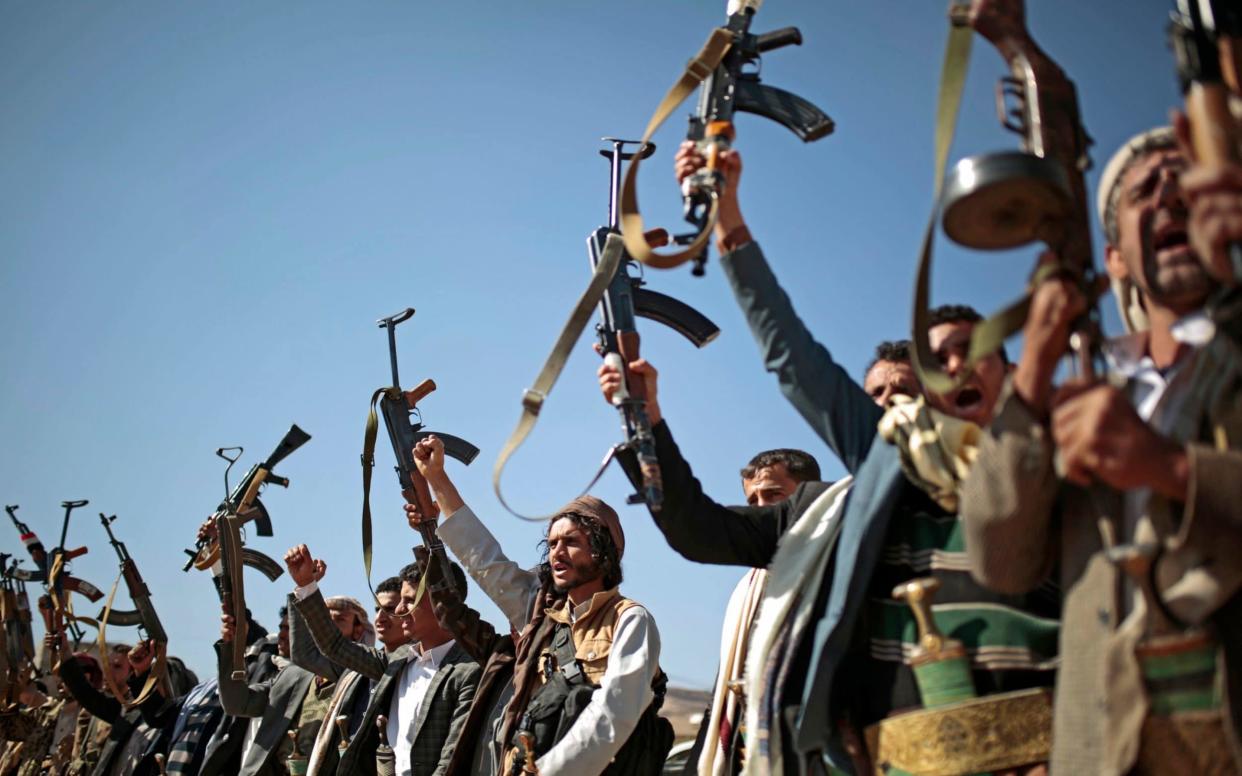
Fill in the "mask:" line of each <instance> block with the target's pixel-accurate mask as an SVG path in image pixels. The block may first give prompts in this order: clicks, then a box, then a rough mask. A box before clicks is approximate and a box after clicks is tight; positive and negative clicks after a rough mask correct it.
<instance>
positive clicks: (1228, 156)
mask: <svg viewBox="0 0 1242 776" xmlns="http://www.w3.org/2000/svg"><path fill="white" fill-rule="evenodd" d="M1169 40H1170V42H1171V44H1172V46H1173V52H1174V54H1175V55H1176V58H1177V75H1178V80H1179V81H1180V82H1181V87H1182V93H1183V94H1184V95H1185V98H1186V117H1187V118H1188V119H1189V120H1190V134H1191V143H1192V144H1193V146H1194V152H1195V157H1196V158H1197V160H1198V162H1199V164H1202V165H1205V166H1208V167H1220V166H1223V165H1225V164H1239V163H1242V125H1239V123H1238V119H1237V117H1235V116H1234V115H1233V113H1232V112H1231V111H1230V109H1229V102H1230V99H1231V95H1232V99H1235V100H1237V99H1242V9H1239V7H1238V4H1237V2H1233V3H1225V2H1219V0H1177V10H1176V11H1175V12H1174V13H1173V16H1172V23H1171V24H1170V25H1169ZM1229 264H1230V267H1229V269H1230V270H1231V271H1232V273H1233V277H1234V279H1235V280H1236V281H1242V243H1234V244H1233V245H1230V246H1229Z"/></svg>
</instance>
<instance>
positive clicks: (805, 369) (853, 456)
mask: <svg viewBox="0 0 1242 776" xmlns="http://www.w3.org/2000/svg"><path fill="white" fill-rule="evenodd" d="M704 161H705V160H704V158H703V156H702V154H701V153H699V152H698V150H697V149H696V148H695V147H694V145H693V144H689V143H687V144H684V145H683V146H682V148H681V149H680V150H679V152H678V154H677V160H676V166H677V174H678V177H679V178H684V177H686V176H688V175H690V174H691V173H693V172H694V171H695V170H697V169H699V168H701V167H702V166H703V164H704ZM741 168H742V166H741V159H740V156H739V155H738V153H737V151H736V150H730V151H727V152H724V153H723V154H721V155H720V157H719V159H718V164H717V170H718V171H719V172H721V174H722V175H723V176H724V177H725V181H726V182H725V186H724V189H723V191H724V193H723V194H722V195H721V198H720V203H719V214H720V218H719V221H718V223H717V225H716V239H717V244H718V246H719V247H720V250H721V253H722V254H723V255H722V257H721V266H722V267H723V268H724V271H725V274H726V276H727V277H728V279H729V282H730V284H731V285H732V286H733V291H734V295H735V297H736V298H737V300H738V302H739V304H740V305H741V307H742V311H743V313H744V314H745V316H746V318H747V321H748V323H749V324H750V327H751V333H752V334H753V335H754V337H755V339H756V341H757V343H758V344H759V347H760V350H761V352H762V353H763V355H764V360H765V364H766V365H767V368H768V369H769V370H770V371H772V372H774V373H775V374H776V376H777V378H778V380H779V382H780V387H781V390H782V392H783V393H784V394H785V395H786V398H788V399H789V400H790V402H791V403H792V404H793V405H794V406H795V408H797V409H798V411H799V412H800V413H801V414H802V415H803V417H804V418H805V419H806V420H807V421H808V423H810V425H811V427H812V428H813V429H814V430H815V431H816V432H817V433H818V434H819V435H820V436H821V437H822V438H823V439H824V441H825V442H826V443H827V444H828V446H829V447H830V448H831V449H832V450H833V452H834V453H836V454H837V457H838V458H840V459H841V461H842V463H843V464H844V465H845V468H846V470H847V471H849V472H850V473H851V474H852V475H853V485H852V488H851V489H850V495H849V497H848V501H846V503H845V505H844V511H843V513H842V515H841V517H840V519H838V520H835V521H833V523H832V526H831V528H832V531H833V532H839V538H837V540H836V541H837V547H836V549H835V552H834V554H833V555H832V558H833V560H832V561H831V563H826V564H824V565H823V566H820V567H817V568H822V569H823V570H822V571H821V572H819V576H818V578H817V579H816V582H818V584H817V585H812V586H811V587H810V588H809V589H808V590H807V591H806V596H807V598H806V600H809V601H810V602H812V603H811V604H810V607H809V608H810V612H809V613H808V614H806V615H805V616H806V617H807V618H808V621H809V625H808V626H807V628H806V631H807V633H806V636H807V637H806V638H802V639H801V640H800V642H799V643H797V644H796V645H794V647H793V648H791V649H789V650H787V651H785V652H784V653H783V657H782V658H781V660H780V662H779V665H777V666H775V667H773V668H772V670H773V671H774V672H775V675H778V676H783V677H785V678H786V682H785V683H786V689H785V693H786V696H787V697H786V698H785V699H784V700H783V701H782V704H781V708H780V709H779V712H778V713H779V714H781V715H782V716H784V717H785V718H792V719H796V720H797V722H796V734H795V737H794V740H793V741H791V742H788V749H787V751H786V758H785V759H786V762H788V761H789V758H790V757H797V758H798V759H799V760H800V761H801V762H800V763H799V764H798V765H797V766H795V765H794V764H793V763H792V762H788V764H787V765H786V767H787V768H794V767H798V768H808V769H811V772H813V773H820V772H823V770H824V769H825V765H827V766H831V767H835V768H840V769H847V770H848V769H852V770H854V771H857V772H860V773H865V772H870V771H871V770H872V768H873V767H875V766H878V765H880V764H881V763H887V765H888V766H891V767H897V768H905V769H907V770H911V769H913V770H916V771H917V770H919V769H920V768H919V767H918V766H917V765H915V766H910V765H903V764H902V760H903V758H902V757H901V756H899V750H905V751H907V752H908V751H915V750H917V751H919V752H920V753H922V754H923V755H925V756H926V757H927V758H928V759H929V760H930V761H932V762H935V763H937V764H938V767H945V765H946V764H948V763H952V765H950V766H948V767H950V768H956V769H959V770H960V771H961V772H965V773H971V772H983V771H992V772H1006V771H1011V770H1016V771H1018V772H1027V771H1038V770H1040V769H1042V768H1043V765H1042V763H1043V761H1044V760H1046V758H1047V754H1048V751H1047V750H1048V741H1049V737H1050V735H1049V733H1050V730H1049V729H1050V722H1051V702H1050V697H1049V693H1048V689H1049V688H1050V687H1051V685H1052V681H1053V673H1054V669H1055V659H1056V632H1057V622H1056V618H1057V616H1058V614H1059V611H1058V599H1057V595H1056V594H1055V593H1054V592H1052V591H1050V590H1047V589H1042V590H1036V591H1032V592H1028V593H1022V594H1018V595H1006V594H997V593H995V592H993V591H991V590H988V589H985V588H984V587H982V586H980V585H978V584H977V583H975V582H974V581H973V580H972V579H971V577H970V575H969V568H968V564H967V561H966V555H965V549H964V547H963V546H962V545H963V538H962V525H961V523H960V521H959V520H958V519H957V487H958V485H959V484H960V481H961V480H962V478H963V477H964V476H965V474H966V472H967V470H968V468H969V462H970V460H971V458H972V449H971V448H972V441H973V437H974V435H975V434H977V433H978V427H979V426H983V425H986V424H987V423H988V421H989V420H990V419H991V414H992V407H993V405H994V403H995V401H996V399H997V397H998V396H999V395H1000V392H1001V388H1002V387H1003V385H1004V379H1005V375H1006V372H1007V363H1006V359H1005V356H1004V352H1003V351H1000V352H996V353H992V354H989V355H987V356H985V357H983V358H982V359H980V360H979V361H978V362H977V363H976V364H974V366H973V368H968V367H967V361H966V354H967V352H968V348H969V343H970V337H971V332H972V331H973V329H974V327H975V325H976V323H977V322H978V321H979V319H980V316H979V315H978V313H976V312H975V311H973V310H971V309H970V308H968V307H965V306H960V305H951V306H944V307H941V308H938V309H937V310H935V311H933V313H932V316H931V318H932V323H931V327H930V330H929V332H928V338H929V340H930V343H931V347H932V350H933V352H934V353H935V354H936V356H937V358H938V360H939V361H940V366H941V367H942V368H943V369H944V371H946V372H947V373H949V374H950V375H952V376H954V377H959V378H961V379H962V385H961V386H960V387H958V388H957V389H955V390H953V391H951V392H949V393H947V394H937V393H932V392H926V394H925V396H921V397H918V398H916V399H914V400H913V401H898V402H896V403H895V404H894V405H893V406H892V407H891V408H890V409H889V410H888V411H887V412H886V411H885V410H884V409H883V408H881V407H879V406H877V405H876V403H875V401H874V399H873V398H872V396H870V395H868V393H867V392H866V391H865V390H863V388H862V387H861V386H859V385H858V384H857V383H855V382H854V381H853V380H852V379H850V377H849V375H848V374H847V373H846V371H845V370H844V369H842V368H841V367H840V366H839V365H838V364H837V363H836V362H835V361H834V360H833V359H832V357H831V355H830V354H829V352H828V350H827V349H826V348H825V347H824V346H823V345H821V344H819V343H818V342H816V341H815V339H814V338H813V337H812V336H811V334H810V332H809V331H808V330H807V328H806V326H805V325H804V324H803V323H802V321H801V320H800V319H799V318H798V316H797V315H796V313H795V312H794V310H793V306H792V303H791V302H790V300H789V297H788V296H787V295H786V294H785V292H784V291H783V290H782V289H781V287H780V285H779V284H778V283H777V281H776V278H775V277H774V276H773V274H772V271H771V269H770V268H769V266H768V265H767V262H766V261H765V259H764V257H763V254H762V252H761V251H760V249H759V246H758V244H757V243H755V242H754V241H753V240H752V239H751V236H750V232H749V230H748V228H747V226H746V224H745V222H744V220H743V219H742V215H741V209H740V206H739V203H738V183H739V179H740V175H741ZM633 367H634V365H631V368H633ZM647 378H648V379H649V380H652V381H653V378H654V376H653V375H648V376H647ZM652 388H654V386H653V385H650V383H649V388H648V392H649V394H650V391H651V390H652ZM654 430H655V437H656V445H657V454H658V456H659V459H660V467H661V471H662V473H663V476H664V489H665V493H664V497H665V501H664V506H663V509H662V510H661V511H660V512H659V513H658V514H653V517H654V518H655V520H656V523H657V525H659V527H660V529H661V530H662V531H663V532H664V534H665V537H666V538H667V539H668V541H669V544H670V545H671V546H672V547H673V548H674V549H676V550H678V551H679V552H680V553H681V554H682V555H684V556H685V557H687V558H689V559H691V560H695V561H699V562H704V563H720V564H730V565H745V566H768V565H769V564H770V563H772V561H773V558H774V556H775V555H776V552H777V545H778V541H779V540H780V538H781V536H782V534H783V533H784V532H785V531H786V530H788V529H790V527H791V526H794V525H796V523H797V522H798V521H801V520H803V519H804V518H805V517H806V516H807V515H812V514H815V513H816V512H824V513H828V512H830V511H831V510H833V509H836V508H839V505H838V504H837V503H836V502H835V500H834V496H835V497H836V498H839V497H841V494H840V493H836V494H832V493H831V491H830V490H829V488H828V486H827V485H826V484H824V483H807V484H804V485H802V486H800V487H799V489H798V491H796V492H795V493H794V495H793V497H792V498H790V499H789V500H788V501H786V502H784V503H782V504H780V505H777V506H775V507H767V508H755V507H732V508H726V507H723V506H721V505H719V504H717V503H716V502H715V501H713V500H711V499H710V498H709V497H707V496H706V495H705V494H704V493H703V492H702V488H701V487H700V485H699V483H698V481H697V480H695V478H694V476H693V474H692V472H691V471H690V468H689V466H688V465H687V464H686V462H685V461H684V460H683V459H682V457H681V454H680V452H679V451H678V448H677V446H676V444H675V443H674V441H673V437H672V434H671V432H670V431H669V428H668V424H667V422H664V423H659V424H657V425H656V426H655V429H654ZM783 549H784V546H782V550H783ZM778 567H779V564H773V565H772V566H771V568H770V573H772V574H775V573H777V570H778ZM928 577H931V578H932V580H931V584H932V585H938V586H939V592H938V593H937V594H936V598H935V606H934V607H933V609H934V611H935V617H934V618H932V619H934V620H935V621H936V622H937V624H938V625H939V626H940V628H941V629H942V630H944V631H945V632H946V633H945V635H946V636H947V637H949V638H951V639H953V640H955V641H959V642H961V643H962V645H963V647H964V649H965V656H964V657H963V658H962V659H963V660H968V661H969V662H968V664H967V665H966V666H962V667H961V668H960V669H959V670H960V671H962V672H964V673H965V674H966V676H967V678H968V681H966V682H964V684H965V685H967V687H963V688H962V689H963V691H967V690H968V691H969V692H973V693H974V694H976V695H977V696H980V698H979V700H978V701H977V702H976V704H975V706H974V707H973V708H972V710H971V711H970V712H968V713H963V714H958V713H957V712H952V713H953V714H954V716H953V718H952V719H950V720H948V721H947V723H946V724H944V725H939V726H937V725H935V724H931V723H932V722H934V720H931V719H930V717H931V716H932V715H938V714H941V713H942V712H941V711H940V710H938V709H931V708H924V706H925V705H926V706H931V705H932V700H931V699H929V698H927V697H925V695H924V693H923V692H922V689H921V687H920V684H919V682H918V681H917V679H916V677H918V676H920V675H921V674H920V673H916V670H915V666H914V665H913V664H912V658H913V657H914V655H915V654H916V650H917V649H918V647H919V645H920V643H921V635H923V634H920V628H919V627H916V625H915V617H914V613H913V612H912V611H911V609H910V608H909V607H907V606H906V605H905V604H904V603H901V602H899V601H896V600H894V598H893V595H894V589H895V586H898V585H903V584H905V583H908V582H911V581H915V580H925V579H926V578H928ZM957 665H959V666H960V665H961V664H960V662H959V663H958V664H957ZM799 690H800V691H799ZM979 709H983V713H977V712H978V710H979ZM924 722H927V723H928V724H927V725H926V726H925V727H923V728H920V726H921V725H923V723H924ZM928 728H932V729H936V730H946V729H948V728H954V729H957V730H958V731H960V732H962V734H963V736H965V741H966V743H965V744H963V742H962V740H959V739H956V738H954V737H952V736H937V735H927V734H926V730H927V729H928ZM920 729H922V731H923V732H919V731H920ZM916 742H917V745H915V744H916Z"/></svg>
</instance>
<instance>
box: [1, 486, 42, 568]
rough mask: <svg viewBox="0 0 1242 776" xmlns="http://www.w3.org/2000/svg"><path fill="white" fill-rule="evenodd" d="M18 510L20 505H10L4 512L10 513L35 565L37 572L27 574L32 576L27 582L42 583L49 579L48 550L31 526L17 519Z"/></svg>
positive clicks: (10, 517)
mask: <svg viewBox="0 0 1242 776" xmlns="http://www.w3.org/2000/svg"><path fill="white" fill-rule="evenodd" d="M18 509H19V505H18V504H10V505H8V506H6V507H5V508H4V511H5V512H8V513H9V519H10V520H12V521H13V526H14V527H15V528H17V534H18V536H20V537H21V540H22V544H24V545H26V552H28V553H29V554H30V559H31V560H33V561H34V564H35V569H36V570H35V571H33V572H27V574H30V575H31V577H28V579H27V581H30V582H42V581H43V580H45V579H47V550H45V549H43V542H41V541H39V537H38V536H37V535H36V534H35V532H34V531H32V530H30V526H28V525H26V524H25V523H23V522H22V521H21V520H18V519H17V510H18Z"/></svg>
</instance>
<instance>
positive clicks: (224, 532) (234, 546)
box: [217, 514, 249, 678]
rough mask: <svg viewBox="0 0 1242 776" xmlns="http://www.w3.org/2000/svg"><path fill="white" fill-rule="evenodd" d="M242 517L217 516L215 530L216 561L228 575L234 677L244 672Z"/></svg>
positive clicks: (244, 605) (244, 620) (245, 620)
mask: <svg viewBox="0 0 1242 776" xmlns="http://www.w3.org/2000/svg"><path fill="white" fill-rule="evenodd" d="M242 522H243V521H242V519H241V518H240V517H238V516H237V515H232V514H230V515H226V516H225V517H223V518H221V519H220V520H219V522H218V523H217V525H219V529H218V531H217V532H218V533H219V537H220V560H221V561H223V563H224V573H225V574H226V575H227V576H228V579H229V585H230V587H231V590H230V594H231V595H230V598H231V602H232V607H231V609H232V611H230V612H229V614H231V615H232V616H233V642H232V645H231V646H232V650H231V652H232V654H231V655H230V657H231V661H230V662H231V668H232V672H233V676H234V678H236V677H237V676H238V675H243V676H244V674H245V668H246V630H247V626H248V624H249V623H248V621H247V619H246V588H245V576H244V574H243V573H242V571H243V569H244V568H245V567H244V566H242V563H241V549H242V541H241V525H242Z"/></svg>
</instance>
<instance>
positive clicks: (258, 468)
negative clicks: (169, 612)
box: [181, 423, 310, 582]
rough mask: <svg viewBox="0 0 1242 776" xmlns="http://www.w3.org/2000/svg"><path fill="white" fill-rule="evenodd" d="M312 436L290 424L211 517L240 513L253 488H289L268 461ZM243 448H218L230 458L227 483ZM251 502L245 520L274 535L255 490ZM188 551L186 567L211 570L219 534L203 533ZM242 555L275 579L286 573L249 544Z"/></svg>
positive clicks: (274, 461) (217, 554)
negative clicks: (273, 449) (239, 508)
mask: <svg viewBox="0 0 1242 776" xmlns="http://www.w3.org/2000/svg"><path fill="white" fill-rule="evenodd" d="M309 439H310V435H309V434H307V433H306V432H305V431H303V430H302V429H300V428H298V427H297V424H296V423H295V424H294V425H293V426H292V427H290V429H289V431H288V432H287V433H286V434H285V436H284V438H283V439H281V440H280V444H279V445H277V446H276V450H275V452H273V453H272V455H271V457H270V458H268V460H267V461H266V462H265V463H262V464H258V463H256V464H255V465H254V466H251V467H250V471H248V472H246V476H245V477H243V478H242V479H241V482H239V483H237V487H235V488H233V489H232V490H229V489H228V488H227V487H226V488H225V490H226V491H227V492H228V495H227V496H226V497H225V499H224V501H222V502H220V505H219V506H218V507H216V511H215V513H213V514H212V516H211V517H210V518H209V519H210V521H211V522H213V523H214V522H215V521H216V520H217V519H218V518H220V516H222V515H226V514H228V513H229V512H234V513H236V512H237V509H238V506H239V505H240V504H242V503H243V501H244V500H245V498H246V494H247V493H249V492H250V489H251V488H254V489H255V493H257V492H258V488H259V487H261V486H263V485H279V486H280V487H282V488H288V487H289V480H287V479H285V478H284V477H280V476H278V475H276V474H275V473H273V472H272V470H271V468H270V467H269V466H268V464H270V465H271V466H275V465H276V464H278V463H280V461H282V460H283V459H284V458H285V457H286V456H288V455H289V454H290V453H292V452H293V451H294V450H297V449H298V448H299V447H301V446H302V445H304V444H306V442H307V441H308V440H309ZM243 452H245V451H244V450H243V449H242V448H240V447H221V448H219V449H218V450H216V455H217V456H219V457H220V458H223V459H224V460H226V461H228V462H229V465H228V468H227V469H226V470H225V474H224V477H225V482H226V483H227V482H228V472H229V470H231V469H232V468H233V464H235V463H237V460H238V459H239V458H240V457H241V454H242V453H243ZM229 453H235V455H233V457H230V456H229ZM260 472H262V477H260ZM249 503H250V506H249V509H247V510H246V518H245V520H244V521H243V522H251V523H254V528H255V531H254V532H255V533H256V534H258V535H259V536H271V535H272V518H271V516H270V515H268V513H267V508H266V507H264V506H263V502H262V501H259V499H258V497H257V496H255V495H254V494H251V499H250V502H249ZM184 552H185V554H186V555H188V556H190V557H189V560H187V561H186V562H185V565H184V566H183V567H182V568H181V570H182V571H189V570H190V569H191V568H195V569H198V570H199V571H208V570H210V569H211V567H212V566H214V565H215V564H216V561H218V560H220V542H219V539H218V537H213V536H210V535H208V536H203V537H201V538H199V539H198V540H197V541H196V542H195V544H194V549H192V550H185V551H184ZM241 559H242V565H244V566H250V567H251V568H253V569H256V570H257V571H259V573H261V574H263V576H265V577H267V578H268V579H269V580H271V581H272V582H275V581H276V580H277V579H280V575H281V574H283V573H285V572H284V569H283V568H282V567H281V565H280V564H279V563H277V562H276V561H275V560H273V559H272V558H271V557H270V556H268V555H264V554H263V553H261V552H259V551H258V550H253V549H251V548H249V547H243V548H242V549H241Z"/></svg>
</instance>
